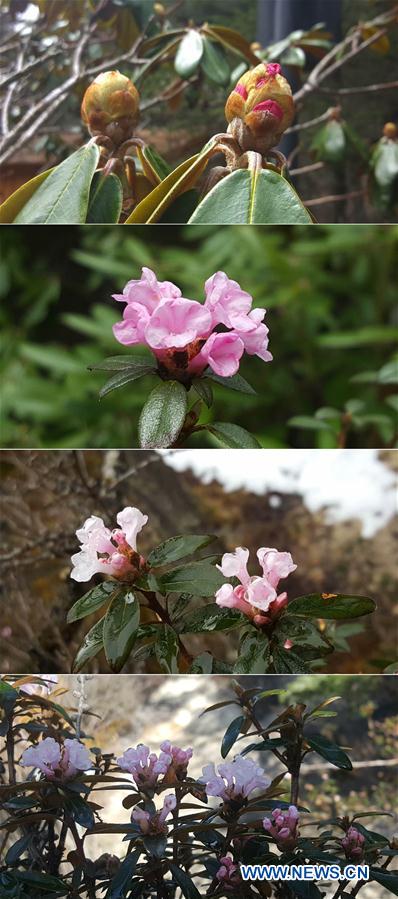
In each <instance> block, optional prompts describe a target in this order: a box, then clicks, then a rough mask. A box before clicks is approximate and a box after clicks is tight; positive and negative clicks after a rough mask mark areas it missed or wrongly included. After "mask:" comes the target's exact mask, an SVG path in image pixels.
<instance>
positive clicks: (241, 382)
mask: <svg viewBox="0 0 398 899" xmlns="http://www.w3.org/2000/svg"><path fill="white" fill-rule="evenodd" d="M205 376H206V378H207V379H210V380H211V381H215V382H216V384H221V386H222V387H228V388H229V390H238V391H239V393H248V394H250V395H253V396H256V393H257V391H256V390H254V387H252V386H251V384H249V383H248V381H246V380H245V378H242V375H231V377H230V378H222V377H221V376H220V375H216V374H215V373H214V372H213V371H212V370H211V368H207V369H206V371H205Z"/></svg>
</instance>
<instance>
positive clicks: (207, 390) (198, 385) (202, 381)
mask: <svg viewBox="0 0 398 899" xmlns="http://www.w3.org/2000/svg"><path fill="white" fill-rule="evenodd" d="M192 387H193V389H194V390H195V391H196V393H197V394H198V396H200V398H201V400H203V402H204V403H206V406H207V408H208V409H210V406H212V405H213V391H212V387H211V384H209V381H208V379H207V378H195V379H194V380H193V382H192Z"/></svg>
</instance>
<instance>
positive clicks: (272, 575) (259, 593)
mask: <svg viewBox="0 0 398 899" xmlns="http://www.w3.org/2000/svg"><path fill="white" fill-rule="evenodd" d="M257 557H258V559H259V562H260V564H261V566H262V569H263V576H262V577H259V576H253V577H252V576H251V575H250V574H249V572H248V570H247V563H248V560H249V550H248V549H246V548H245V547H243V546H238V547H237V548H236V549H235V551H234V552H233V553H225V554H224V555H223V557H222V559H221V565H217V568H219V570H220V571H221V572H222V574H224V575H225V577H235V578H237V579H238V580H239V581H240V583H239V584H238V586H236V587H234V586H233V585H232V584H223V585H222V587H220V589H219V590H217V593H216V603H217V605H219V606H224V607H226V608H229V609H238V610H239V611H240V612H243V614H244V615H247V616H248V617H249V618H251V619H252V621H253V624H255V625H256V626H257V627H264V626H267V625H269V624H271V623H272V621H273V620H274V619H275V618H277V617H278V616H279V615H280V613H281V611H282V609H284V608H285V606H286V605H287V602H288V599H287V594H286V593H280V594H279V596H278V594H277V586H278V582H279V580H280V578H282V577H287V575H288V574H290V572H291V571H294V570H295V569H296V568H297V565H294V563H293V560H292V557H291V555H290V553H280V552H278V551H277V550H275V549H268V548H265V547H262V548H261V549H259V550H258V551H257Z"/></svg>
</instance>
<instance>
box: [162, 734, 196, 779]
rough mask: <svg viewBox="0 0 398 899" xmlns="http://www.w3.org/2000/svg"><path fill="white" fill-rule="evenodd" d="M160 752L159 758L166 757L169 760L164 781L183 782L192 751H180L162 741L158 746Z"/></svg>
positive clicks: (177, 747) (178, 748)
mask: <svg viewBox="0 0 398 899" xmlns="http://www.w3.org/2000/svg"><path fill="white" fill-rule="evenodd" d="M160 748H161V750H162V752H161V755H160V758H162V757H163V756H166V757H167V758H168V759H170V762H169V767H168V769H167V772H166V775H165V778H164V779H165V781H170V782H171V781H172V780H174V779H177V780H184V778H185V777H186V774H187V770H188V765H189V762H190V761H191V758H192V756H193V749H191V748H189V749H180V747H179V746H173V745H172V744H171V743H170V741H169V740H164V742H163V743H161V744H160Z"/></svg>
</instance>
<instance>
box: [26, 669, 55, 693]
mask: <svg viewBox="0 0 398 899" xmlns="http://www.w3.org/2000/svg"><path fill="white" fill-rule="evenodd" d="M42 680H43V681H45V683H42V684H39V683H38V684H35V683H30V684H23V686H22V687H21V693H27V694H28V696H46V694H47V695H48V693H51V690H52V688H53V686H54V684H57V683H58V675H57V674H46V675H45V676H44V675H43V678H42Z"/></svg>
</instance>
